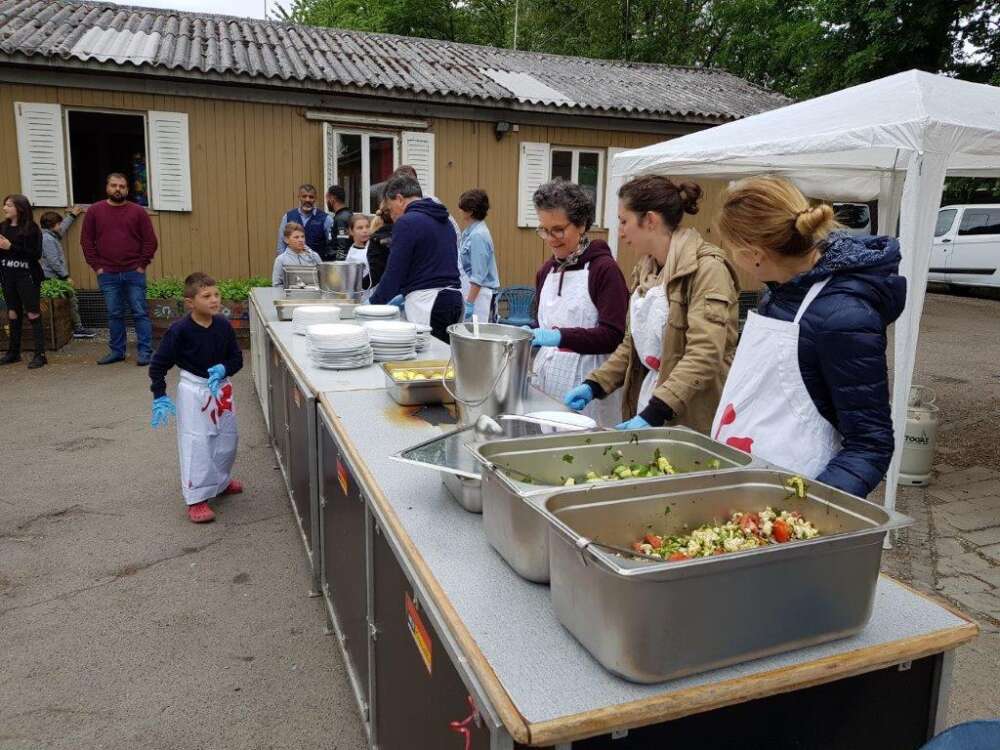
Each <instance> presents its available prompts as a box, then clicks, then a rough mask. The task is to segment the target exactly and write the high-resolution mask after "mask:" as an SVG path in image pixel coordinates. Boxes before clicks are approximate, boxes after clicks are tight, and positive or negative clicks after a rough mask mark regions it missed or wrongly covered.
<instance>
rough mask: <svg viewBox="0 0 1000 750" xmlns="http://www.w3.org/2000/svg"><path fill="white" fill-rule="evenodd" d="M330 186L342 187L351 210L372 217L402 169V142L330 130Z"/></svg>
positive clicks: (383, 136)
mask: <svg viewBox="0 0 1000 750" xmlns="http://www.w3.org/2000/svg"><path fill="white" fill-rule="evenodd" d="M325 147H326V179H327V185H326V186H325V187H329V186H330V185H334V184H336V185H340V186H341V187H343V188H344V192H346V193H347V206H348V208H350V209H351V210H353V211H360V212H361V213H366V214H370V213H372V212H373V211H374V210H376V209H377V208H378V204H379V198H380V195H381V189H382V186H383V185H384V184H385V182H386V181H387V180H388V179H389V178H390V177H391V176H392V173H393V170H395V169H396V167H397V166H398V164H397V159H396V153H397V150H398V139H397V138H396V136H394V135H389V134H384V133H364V132H359V131H351V130H337V129H334V128H333V127H330V126H329V125H328V126H326V137H325Z"/></svg>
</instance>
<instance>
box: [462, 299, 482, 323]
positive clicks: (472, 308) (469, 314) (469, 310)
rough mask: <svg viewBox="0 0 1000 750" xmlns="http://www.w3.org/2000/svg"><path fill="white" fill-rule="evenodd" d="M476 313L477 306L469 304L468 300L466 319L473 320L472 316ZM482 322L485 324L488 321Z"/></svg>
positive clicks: (466, 302) (466, 303)
mask: <svg viewBox="0 0 1000 750" xmlns="http://www.w3.org/2000/svg"><path fill="white" fill-rule="evenodd" d="M475 311H476V305H475V303H473V302H469V301H468V300H466V301H465V319H466V320H472V314H473V313H474V312H475ZM480 322H481V323H485V322H486V321H485V320H483V321H480Z"/></svg>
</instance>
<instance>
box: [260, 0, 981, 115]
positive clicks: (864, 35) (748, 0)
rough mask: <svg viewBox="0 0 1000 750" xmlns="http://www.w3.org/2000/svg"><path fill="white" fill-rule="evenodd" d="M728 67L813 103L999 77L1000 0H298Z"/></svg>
mask: <svg viewBox="0 0 1000 750" xmlns="http://www.w3.org/2000/svg"><path fill="white" fill-rule="evenodd" d="M515 12H516V17H517V24H516V25H517V44H516V47H517V48H518V49H523V50H530V51H537V52H551V53H555V54H565V55H578V56H582V57H594V58H602V59H617V60H631V61H636V62H651V63H669V64H674V65H697V66H714V67H721V68H724V69H726V70H728V71H730V72H731V73H734V74H736V75H739V76H742V77H744V78H746V79H748V80H750V81H753V82H755V83H758V84H761V85H764V86H767V87H769V88H772V89H774V90H776V91H780V92H782V93H784V94H787V95H788V96H792V97H794V98H808V97H812V96H818V95H820V94H825V93H828V92H830V91H835V90H838V89H842V88H845V87H848V86H853V85H856V84H859V83H864V82H865V81H870V80H874V79H876V78H880V77H882V76H886V75H891V74H892V73H897V72H900V71H903V70H909V69H911V68H919V69H922V70H928V71H932V72H943V73H948V74H951V75H957V76H959V77H961V78H965V79H968V80H974V81H982V82H991V81H992V82H993V83H995V84H1000V11H998V10H997V5H996V0H882V2H877V3H876V2H858V0H290V2H289V4H288V5H281V4H280V3H279V4H278V10H277V12H276V17H278V18H279V19H281V20H287V21H294V22H296V23H304V24H309V25H314V26H331V27H337V28H347V29H357V30H360V31H377V32H385V33H390V34H403V35H407V36H417V37H425V38H430V39H444V40H449V41H458V42H472V43H476V44H486V45H491V46H495V47H506V48H511V47H514V46H515V44H514V36H515V30H514V27H515Z"/></svg>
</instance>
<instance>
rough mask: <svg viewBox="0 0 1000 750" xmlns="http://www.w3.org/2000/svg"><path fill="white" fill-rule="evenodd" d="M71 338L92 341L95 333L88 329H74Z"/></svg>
mask: <svg viewBox="0 0 1000 750" xmlns="http://www.w3.org/2000/svg"><path fill="white" fill-rule="evenodd" d="M73 338H75V339H93V338H97V331H91V330H90V329H89V328H83V327H82V326H81V327H80V328H74V329H73Z"/></svg>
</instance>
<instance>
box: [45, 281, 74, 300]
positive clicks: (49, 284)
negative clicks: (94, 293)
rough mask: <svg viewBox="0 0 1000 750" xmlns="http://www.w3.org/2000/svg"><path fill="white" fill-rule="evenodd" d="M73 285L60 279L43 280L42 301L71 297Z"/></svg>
mask: <svg viewBox="0 0 1000 750" xmlns="http://www.w3.org/2000/svg"><path fill="white" fill-rule="evenodd" d="M73 291H74V290H73V285H72V284H70V283H69V282H68V281H63V280H62V279H45V280H44V281H43V282H42V290H41V297H42V299H59V298H61V297H72V296H73Z"/></svg>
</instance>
